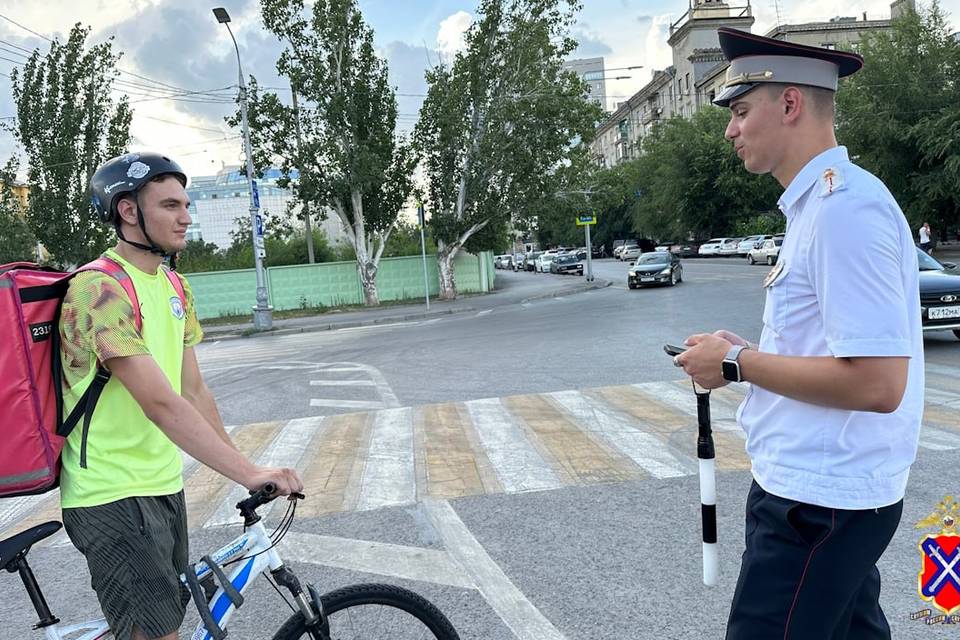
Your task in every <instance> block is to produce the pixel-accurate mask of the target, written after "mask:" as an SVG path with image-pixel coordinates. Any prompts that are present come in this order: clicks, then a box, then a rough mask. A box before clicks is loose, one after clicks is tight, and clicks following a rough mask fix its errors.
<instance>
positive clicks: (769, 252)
mask: <svg viewBox="0 0 960 640" xmlns="http://www.w3.org/2000/svg"><path fill="white" fill-rule="evenodd" d="M782 244H783V238H782V237H780V238H767V239H766V240H764V241H763V242H761V243H760V246H759V247H757V248H756V249H751V250H750V253H748V254H747V263H748V264H756V263H758V262H765V263H766V264H769V265H773V264H774V263H776V261H777V258H779V257H780V245H782Z"/></svg>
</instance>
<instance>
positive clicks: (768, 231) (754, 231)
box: [733, 213, 787, 238]
mask: <svg viewBox="0 0 960 640" xmlns="http://www.w3.org/2000/svg"><path fill="white" fill-rule="evenodd" d="M786 228H787V219H786V218H785V217H784V216H782V215H780V214H779V213H773V214H768V215H760V216H754V217H752V218H746V219H744V220H738V221H737V223H736V224H735V225H733V236H735V237H740V238H745V237H747V236H758V235H765V236H772V235H773V234H775V233H783V232H784V231H786Z"/></svg>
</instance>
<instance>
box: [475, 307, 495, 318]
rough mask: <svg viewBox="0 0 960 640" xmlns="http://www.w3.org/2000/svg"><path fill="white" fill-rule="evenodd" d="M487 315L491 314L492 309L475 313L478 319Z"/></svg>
mask: <svg viewBox="0 0 960 640" xmlns="http://www.w3.org/2000/svg"><path fill="white" fill-rule="evenodd" d="M488 313H493V309H484V310H483V311H480V312H478V313H477V317H478V318H479V317H480V316H485V315H487V314H488Z"/></svg>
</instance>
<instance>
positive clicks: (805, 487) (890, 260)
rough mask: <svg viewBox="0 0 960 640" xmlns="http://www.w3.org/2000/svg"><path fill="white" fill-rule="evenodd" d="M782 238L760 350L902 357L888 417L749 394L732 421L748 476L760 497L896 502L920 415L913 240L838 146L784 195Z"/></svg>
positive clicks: (879, 186)
mask: <svg viewBox="0 0 960 640" xmlns="http://www.w3.org/2000/svg"><path fill="white" fill-rule="evenodd" d="M779 205H780V209H781V211H783V213H784V214H785V215H786V217H787V232H786V237H785V238H784V241H783V246H782V247H781V249H780V257H779V259H778V265H777V267H775V269H780V272H779V274H778V275H777V276H776V278H775V279H774V280H773V282H772V284H770V286H768V287H767V294H766V295H767V300H766V306H765V308H764V312H763V325H764V326H763V333H762V335H761V337H760V351H763V352H766V353H776V354H780V355H784V356H827V355H832V356H834V357H838V358H852V357H859V356H905V357H908V358H910V363H909V374H908V379H907V387H906V391H905V393H904V396H903V400H902V402H901V403H900V407H899V408H898V409H897V410H896V411H895V412H893V413H889V414H881V413H873V412H864V411H846V410H843V409H832V408H828V407H822V406H817V405H813V404H808V403H806V402H800V401H799V400H793V399H790V398H786V397H784V396H781V395H777V394H775V393H772V392H770V391H767V390H766V389H762V388H760V387H758V386H756V385H751V388H750V391H749V392H748V393H747V396H746V398H745V399H744V401H743V403H742V404H741V405H740V409H739V410H738V411H737V421H738V422H739V423H740V426H741V427H743V430H744V431H745V432H746V434H747V453H748V454H749V455H750V460H751V462H752V471H753V476H754V478H755V479H756V481H757V483H758V484H759V485H760V486H761V487H763V489H765V490H766V491H768V492H769V493H772V494H774V495H777V496H780V497H783V498H788V499H792V500H799V501H801V502H806V503H810V504H816V505H820V506H824V507H832V508H837V509H873V508H877V507H883V506H886V505H890V504H893V503H895V502H897V501H898V500H900V499H901V498H902V497H903V494H904V491H905V489H906V485H907V476H908V474H909V471H910V465H911V464H912V463H913V460H914V458H915V457H916V452H917V441H918V438H919V434H920V420H921V417H922V415H923V388H924V371H923V332H922V329H921V325H920V286H919V276H918V265H917V254H916V251H917V250H916V247H915V245H914V244H913V233H912V231H911V229H910V227H909V226H908V224H907V221H906V220H905V219H904V217H903V213H902V212H901V211H900V207H899V206H897V203H896V201H895V200H894V198H893V196H892V195H891V194H890V192H889V191H888V190H887V188H886V187H885V186H884V185H883V183H882V182H880V180H878V179H877V178H876V177H874V176H873V175H871V174H870V173H868V172H866V171H864V170H863V169H861V168H860V167H857V166H856V165H854V164H853V163H851V162H850V160H849V159H848V157H847V150H846V148H844V147H835V148H833V149H829V150H827V151H825V152H823V153H821V154H820V155H818V156H817V157H815V158H813V159H812V160H811V161H810V162H809V163H807V165H806V166H805V167H804V168H803V170H801V171H800V173H799V174H797V176H796V177H795V178H794V179H793V182H791V183H790V186H789V187H788V188H787V190H786V191H785V192H784V193H783V195H782V196H781V198H780V201H779Z"/></svg>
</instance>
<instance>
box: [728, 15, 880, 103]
mask: <svg viewBox="0 0 960 640" xmlns="http://www.w3.org/2000/svg"><path fill="white" fill-rule="evenodd" d="M717 33H718V34H719V36H720V48H721V49H723V55H724V57H725V58H726V59H727V60H729V61H730V66H729V67H728V68H727V81H726V83H725V85H724V88H723V91H721V92H720V94H719V95H718V96H717V97H716V98H714V100H713V104H715V105H717V106H718V107H728V106H730V102H731V101H732V100H733V99H734V98H736V97H738V96H742V95H743V94H745V93H746V92H748V91H750V90H751V89H753V88H755V87H756V86H757V85H759V84H763V83H765V82H766V83H772V82H775V83H780V84H792V85H806V86H809V87H820V88H822V89H829V90H831V91H836V90H837V78H843V77H845V76H849V75H851V74H853V73H856V72H857V71H859V70H860V68H861V67H863V58H862V57H860V56H859V55H857V54H855V53H849V52H846V51H833V50H831V49H821V48H820V47H809V46H806V45H802V44H795V43H793V42H784V41H783V40H775V39H773V38H764V37H762V36H756V35H753V34H752V33H747V32H746V31H740V30H739V29H731V28H729V27H720V28H719V29H717Z"/></svg>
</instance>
